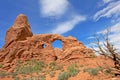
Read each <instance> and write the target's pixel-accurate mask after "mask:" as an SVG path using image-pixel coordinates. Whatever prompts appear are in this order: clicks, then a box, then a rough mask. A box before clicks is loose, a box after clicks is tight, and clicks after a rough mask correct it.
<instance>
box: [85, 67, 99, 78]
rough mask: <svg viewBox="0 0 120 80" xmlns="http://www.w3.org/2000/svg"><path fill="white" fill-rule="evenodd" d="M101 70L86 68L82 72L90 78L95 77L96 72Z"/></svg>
mask: <svg viewBox="0 0 120 80" xmlns="http://www.w3.org/2000/svg"><path fill="white" fill-rule="evenodd" d="M100 70H101V68H99V67H98V68H86V69H84V72H88V73H89V74H90V75H91V76H95V75H97V74H98V72H99V71H100Z"/></svg>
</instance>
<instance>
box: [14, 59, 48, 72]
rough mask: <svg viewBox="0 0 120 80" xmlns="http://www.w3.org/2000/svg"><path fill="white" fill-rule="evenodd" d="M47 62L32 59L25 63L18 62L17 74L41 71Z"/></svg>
mask: <svg viewBox="0 0 120 80" xmlns="http://www.w3.org/2000/svg"><path fill="white" fill-rule="evenodd" d="M44 67H46V64H45V63H44V62H43V61H37V60H30V61H26V62H25V64H24V65H22V64H18V66H17V67H16V68H15V73H17V74H30V73H32V72H40V71H41V70H42V69H43V68H44Z"/></svg>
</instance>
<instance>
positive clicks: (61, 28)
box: [51, 15, 86, 34]
mask: <svg viewBox="0 0 120 80" xmlns="http://www.w3.org/2000/svg"><path fill="white" fill-rule="evenodd" d="M84 20H86V18H85V17H84V16H76V15H75V16H74V17H73V18H72V19H71V20H69V21H66V22H63V23H60V24H58V25H57V27H55V28H54V29H53V30H52V31H51V32H52V33H58V34H63V33H66V32H68V31H70V30H72V29H73V28H74V27H75V25H76V24H78V23H80V22H81V21H84Z"/></svg>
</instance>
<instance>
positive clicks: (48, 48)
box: [0, 14, 93, 69]
mask: <svg viewBox="0 0 120 80" xmlns="http://www.w3.org/2000/svg"><path fill="white" fill-rule="evenodd" d="M55 40H60V41H61V42H62V49H58V48H53V47H52V43H53V42H54V41H55ZM92 54H93V52H92V50H90V49H88V48H86V47H85V46H84V45H83V44H82V43H81V42H79V41H77V39H76V38H74V37H72V36H69V37H63V36H61V35H58V34H38V35H33V33H32V31H31V29H30V25H29V23H28V20H27V17H26V16H25V15H23V14H20V15H19V16H17V18H16V20H15V22H14V24H13V26H12V27H10V28H9V29H8V31H7V32H6V37H5V44H4V46H3V48H2V49H0V63H5V65H4V66H3V67H4V68H5V69H9V68H11V67H12V66H13V65H15V64H16V61H17V60H23V61H25V60H30V59H37V60H43V61H45V62H51V61H59V62H65V61H70V60H74V59H80V58H82V57H90V55H92Z"/></svg>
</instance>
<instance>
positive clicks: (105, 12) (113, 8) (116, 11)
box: [93, 0, 120, 21]
mask: <svg viewBox="0 0 120 80" xmlns="http://www.w3.org/2000/svg"><path fill="white" fill-rule="evenodd" d="M106 2H107V1H106ZM119 16H120V1H119V0H118V1H116V2H111V3H110V4H108V6H107V7H105V8H103V9H102V10H100V11H98V12H97V13H96V14H95V15H94V17H93V19H94V20H96V21H97V20H99V19H100V18H102V17H106V18H109V17H114V18H115V19H116V18H117V19H118V18H119Z"/></svg>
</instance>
